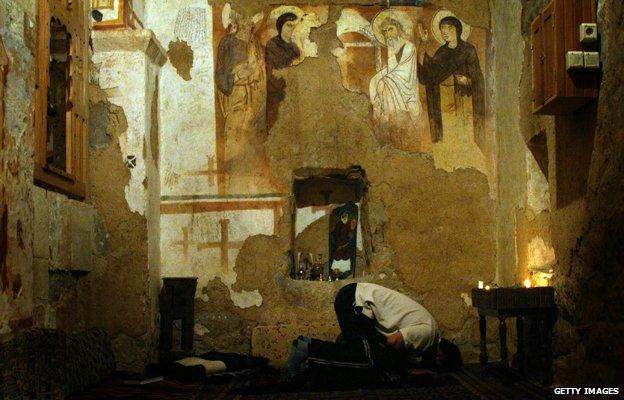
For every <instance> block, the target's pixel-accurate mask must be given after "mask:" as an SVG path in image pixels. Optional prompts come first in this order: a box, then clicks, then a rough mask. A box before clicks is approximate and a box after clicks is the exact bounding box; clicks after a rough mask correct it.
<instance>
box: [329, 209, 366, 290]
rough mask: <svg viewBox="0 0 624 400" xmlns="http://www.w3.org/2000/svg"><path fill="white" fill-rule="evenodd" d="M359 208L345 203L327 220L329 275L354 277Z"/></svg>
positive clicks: (339, 277) (342, 277)
mask: <svg viewBox="0 0 624 400" xmlns="http://www.w3.org/2000/svg"><path fill="white" fill-rule="evenodd" d="M358 220H359V208H358V206H357V205H356V204H355V203H353V202H351V201H350V202H347V203H346V204H345V205H343V206H341V207H336V208H335V209H334V210H332V212H331V214H330V218H329V229H330V232H329V255H330V257H329V265H328V267H329V273H330V276H332V277H334V278H338V279H344V278H348V277H351V276H355V265H356V258H357V253H356V250H357V234H358V229H357V228H358Z"/></svg>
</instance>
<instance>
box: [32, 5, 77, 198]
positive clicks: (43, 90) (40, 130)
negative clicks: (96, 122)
mask: <svg viewBox="0 0 624 400" xmlns="http://www.w3.org/2000/svg"><path fill="white" fill-rule="evenodd" d="M87 3H88V2H86V1H70V0H43V1H38V6H37V8H38V10H37V11H38V13H37V91H36V95H35V121H34V124H35V163H34V164H35V165H34V173H33V175H34V182H35V184H36V185H38V186H42V187H44V188H46V189H49V190H53V191H56V192H60V193H62V194H65V195H68V196H69V197H72V198H76V199H84V198H85V197H86V196H87V169H88V131H87V127H88V121H89V115H88V97H87V88H88V79H89V74H88V72H89V64H88V63H89V52H88V51H89V49H88V43H89V20H88V18H87V16H88V6H87ZM52 18H56V19H58V20H59V21H60V22H61V23H62V24H63V25H64V26H65V27H66V28H67V32H68V33H69V34H70V35H71V40H70V51H69V54H70V61H69V69H70V71H71V72H70V81H69V82H70V83H69V85H70V88H69V91H68V101H69V102H71V104H72V106H71V110H70V111H69V113H70V118H69V120H68V124H67V126H66V168H65V171H61V170H59V169H58V168H55V167H53V166H51V165H49V164H48V162H47V124H48V117H47V102H48V85H49V83H50V76H49V63H50V21H51V19H52Z"/></svg>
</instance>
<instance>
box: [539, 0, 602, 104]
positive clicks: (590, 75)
mask: <svg viewBox="0 0 624 400" xmlns="http://www.w3.org/2000/svg"><path fill="white" fill-rule="evenodd" d="M596 7H597V5H596V0H574V1H570V0H553V1H551V2H550V4H548V6H546V8H544V10H542V12H541V13H540V14H539V15H538V16H537V17H536V18H535V20H534V21H533V23H532V25H531V28H532V31H531V32H532V37H531V51H532V63H533V113H535V114H548V115H559V114H569V113H571V112H573V111H575V110H577V109H578V108H580V107H581V106H583V105H584V104H586V103H588V102H589V101H591V100H593V99H596V98H597V97H598V86H599V80H600V72H599V71H598V70H599V68H600V54H599V53H598V27H597V25H596Z"/></svg>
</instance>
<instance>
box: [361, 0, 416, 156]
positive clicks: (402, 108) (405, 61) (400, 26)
mask: <svg viewBox="0 0 624 400" xmlns="http://www.w3.org/2000/svg"><path fill="white" fill-rule="evenodd" d="M372 27H373V33H374V35H375V39H376V40H377V42H378V43H379V44H380V45H381V46H384V47H386V49H387V59H388V62H387V66H385V67H384V68H382V69H381V70H380V71H378V72H377V73H376V74H375V76H373V78H372V79H371V81H370V88H369V92H370V99H371V102H372V104H373V117H374V121H375V124H376V129H375V130H376V134H377V137H378V139H379V140H380V142H382V143H390V144H392V145H393V146H394V147H396V148H399V149H402V150H408V151H410V150H411V151H417V150H418V149H419V147H420V143H421V135H422V130H423V123H422V118H421V112H422V107H421V103H420V97H419V93H418V90H419V89H418V72H417V68H418V60H417V51H416V47H415V46H414V43H412V42H411V41H410V39H409V38H410V37H411V32H412V23H411V21H410V19H409V17H408V16H407V15H405V13H402V12H399V11H395V10H385V11H382V12H380V13H379V14H378V15H377V16H376V17H375V20H374V21H373V22H372Z"/></svg>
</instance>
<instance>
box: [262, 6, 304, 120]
mask: <svg viewBox="0 0 624 400" xmlns="http://www.w3.org/2000/svg"><path fill="white" fill-rule="evenodd" d="M298 22H299V17H297V15H296V14H295V13H290V12H287V13H284V14H282V15H280V16H279V17H278V18H277V21H276V22H275V28H276V29H277V35H276V36H275V37H274V38H272V39H271V40H269V41H268V42H267V44H266V49H265V56H264V58H265V61H266V75H267V102H266V123H267V128H268V129H269V130H270V129H271V128H272V127H273V125H274V124H275V121H277V116H278V109H279V104H280V103H281V102H282V100H284V97H285V89H286V82H285V81H284V78H277V77H276V76H275V75H274V74H273V71H274V70H279V69H282V68H286V67H289V66H291V65H292V64H293V62H294V61H295V60H297V59H298V58H299V57H301V51H300V50H299V47H298V46H297V45H296V44H295V43H293V33H294V31H295V28H296V27H297V24H298Z"/></svg>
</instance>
